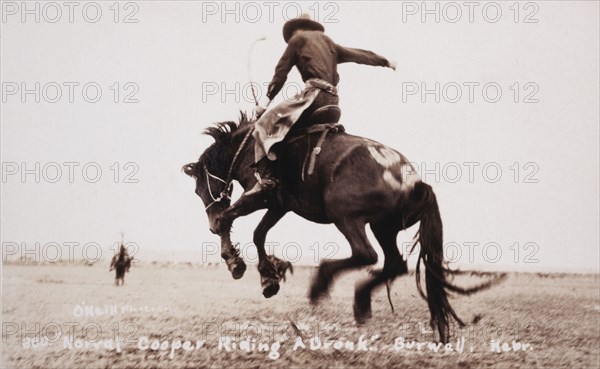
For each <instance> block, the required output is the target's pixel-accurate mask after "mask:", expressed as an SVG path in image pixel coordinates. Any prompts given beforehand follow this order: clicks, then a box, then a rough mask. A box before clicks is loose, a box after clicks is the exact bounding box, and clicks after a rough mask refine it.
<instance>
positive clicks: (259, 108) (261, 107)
mask: <svg viewBox="0 0 600 369" xmlns="http://www.w3.org/2000/svg"><path fill="white" fill-rule="evenodd" d="M270 104H271V100H270V99H269V98H268V97H264V98H263V99H262V100H261V101H260V102H259V103H258V104H257V105H256V107H255V108H254V116H255V117H256V119H258V118H260V117H261V115H263V114H264V112H265V111H266V110H267V108H268V107H269V105H270Z"/></svg>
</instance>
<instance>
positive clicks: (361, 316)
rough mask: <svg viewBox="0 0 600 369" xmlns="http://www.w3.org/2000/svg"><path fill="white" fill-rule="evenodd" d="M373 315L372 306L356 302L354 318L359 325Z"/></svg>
mask: <svg viewBox="0 0 600 369" xmlns="http://www.w3.org/2000/svg"><path fill="white" fill-rule="evenodd" d="M372 317H373V313H372V312H371V306H370V304H369V305H363V304H360V305H359V304H354V320H356V324H357V325H363V324H365V323H367V322H368V321H369V320H370V319H371V318H372Z"/></svg>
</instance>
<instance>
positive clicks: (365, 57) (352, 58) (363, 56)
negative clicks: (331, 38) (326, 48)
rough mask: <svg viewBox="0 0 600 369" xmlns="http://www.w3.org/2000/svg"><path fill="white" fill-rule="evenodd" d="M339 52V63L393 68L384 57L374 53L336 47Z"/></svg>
mask: <svg viewBox="0 0 600 369" xmlns="http://www.w3.org/2000/svg"><path fill="white" fill-rule="evenodd" d="M335 49H336V52H337V62H338V64H340V63H358V64H366V65H374V66H380V67H390V68H391V67H392V64H391V63H390V62H389V61H388V60H387V59H386V58H384V57H383V56H381V55H377V54H375V53H374V52H372V51H368V50H362V49H353V48H349V47H343V46H340V45H337V44H336V45H335Z"/></svg>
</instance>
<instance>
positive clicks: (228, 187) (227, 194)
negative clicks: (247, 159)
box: [204, 126, 254, 210]
mask: <svg viewBox="0 0 600 369" xmlns="http://www.w3.org/2000/svg"><path fill="white" fill-rule="evenodd" d="M252 132H254V126H252V128H250V129H249V130H248V132H247V133H246V136H244V139H243V140H242V143H240V146H239V147H238V149H237V151H236V152H235V155H233V160H231V164H230V165H229V170H228V171H227V180H224V179H223V178H221V177H219V176H217V175H214V174H212V173H210V172H209V171H208V168H206V165H204V172H205V173H206V185H207V186H208V194H209V195H210V197H211V198H212V200H213V201H212V202H211V203H210V204H208V205H207V206H206V207H205V208H204V210H208V208H210V207H211V206H213V205H215V204H217V203H219V202H221V201H223V200H231V192H232V190H233V183H232V181H233V166H234V165H235V162H236V161H237V159H238V157H239V156H240V153H241V152H242V150H243V149H244V147H245V146H246V143H247V142H248V139H249V138H250V136H251V135H252ZM210 178H213V179H216V180H217V181H219V182H222V183H224V184H225V189H224V190H223V191H221V193H220V194H219V197H215V196H214V195H213V192H212V189H211V186H210Z"/></svg>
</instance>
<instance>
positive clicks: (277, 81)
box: [267, 39, 297, 100]
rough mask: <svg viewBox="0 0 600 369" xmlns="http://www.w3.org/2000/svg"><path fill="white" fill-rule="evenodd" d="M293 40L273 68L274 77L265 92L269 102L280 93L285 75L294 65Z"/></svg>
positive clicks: (294, 51) (285, 78)
mask: <svg viewBox="0 0 600 369" xmlns="http://www.w3.org/2000/svg"><path fill="white" fill-rule="evenodd" d="M293 40H294V39H292V40H290V43H289V44H288V47H287V48H286V49H285V52H284V53H283V56H282V57H281V58H280V59H279V62H278V63H277V67H275V75H274V76H273V79H272V80H271V83H269V88H268V90H267V97H268V98H269V100H273V99H274V98H275V96H277V94H278V93H279V91H281V88H282V87H283V84H284V83H285V81H286V80H287V75H288V73H289V72H290V70H292V67H293V66H294V65H296V59H297V53H296V48H297V45H296V42H293Z"/></svg>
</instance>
